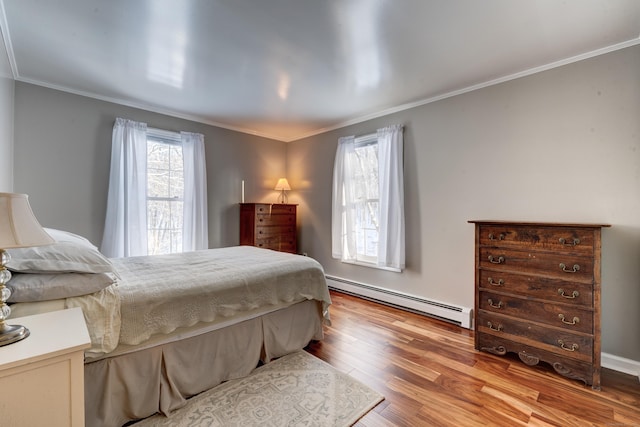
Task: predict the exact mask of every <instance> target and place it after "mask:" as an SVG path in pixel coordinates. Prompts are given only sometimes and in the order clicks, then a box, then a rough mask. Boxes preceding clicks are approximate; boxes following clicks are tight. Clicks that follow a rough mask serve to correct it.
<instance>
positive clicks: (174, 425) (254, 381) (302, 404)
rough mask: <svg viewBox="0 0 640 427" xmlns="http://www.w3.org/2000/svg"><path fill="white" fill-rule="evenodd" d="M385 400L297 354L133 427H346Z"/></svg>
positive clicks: (312, 357)
mask: <svg viewBox="0 0 640 427" xmlns="http://www.w3.org/2000/svg"><path fill="white" fill-rule="evenodd" d="M383 399H384V397H383V396H382V395H380V394H379V393H377V392H375V391H374V390H372V389H370V388H369V387H367V386H366V385H364V384H362V383H360V382H359V381H357V380H355V379H354V378H352V377H350V376H349V375H347V374H345V373H343V372H340V371H338V370H337V369H335V368H333V367H332V366H331V365H329V364H328V363H326V362H324V361H322V360H320V359H318V358H317V357H315V356H312V355H310V354H309V353H307V352H305V351H299V352H296V353H293V354H289V355H287V356H284V357H281V358H280V359H277V360H275V361H273V362H271V363H268V364H266V365H263V366H260V367H259V368H257V369H255V370H254V371H253V372H252V373H251V374H249V376H247V377H245V378H240V379H237V380H231V381H227V382H225V383H222V384H220V385H219V386H217V387H215V388H213V389H211V390H209V391H206V392H204V393H201V394H199V395H197V396H194V397H192V398H191V399H189V401H188V403H187V405H186V406H184V407H182V408H180V409H178V410H176V411H174V412H173V413H172V414H171V415H170V416H169V417H165V416H164V415H154V416H153V417H150V418H147V419H145V420H143V421H140V422H138V423H135V424H134V427H151V426H153V427H156V426H171V427H204V426H207V427H209V426H224V427H233V426H238V427H246V426H273V427H281V426H306V427H311V426H318V427H328V426H337V427H341V426H351V425H353V424H354V423H355V422H356V421H358V419H360V418H361V417H362V416H363V415H365V414H366V413H367V412H369V411H370V410H371V409H372V408H373V407H375V406H376V405H377V404H378V403H380V402H381V401H382V400H383Z"/></svg>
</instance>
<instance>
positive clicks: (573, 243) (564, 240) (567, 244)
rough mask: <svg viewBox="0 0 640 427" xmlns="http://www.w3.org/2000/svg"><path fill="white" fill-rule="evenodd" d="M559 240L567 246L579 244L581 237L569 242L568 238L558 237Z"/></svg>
mask: <svg viewBox="0 0 640 427" xmlns="http://www.w3.org/2000/svg"><path fill="white" fill-rule="evenodd" d="M558 241H559V242H560V244H561V245H565V246H578V245H579V244H580V239H573V242H569V243H567V240H566V239H564V238H562V237H561V238H559V239H558Z"/></svg>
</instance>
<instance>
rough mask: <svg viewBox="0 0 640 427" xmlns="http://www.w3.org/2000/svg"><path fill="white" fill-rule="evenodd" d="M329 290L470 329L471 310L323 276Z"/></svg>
mask: <svg viewBox="0 0 640 427" xmlns="http://www.w3.org/2000/svg"><path fill="white" fill-rule="evenodd" d="M325 277H326V278H327V285H329V288H330V289H334V290H336V291H339V292H344V293H347V294H351V295H355V296H358V297H361V298H365V299H368V300H372V301H376V302H379V303H382V304H386V305H390V306H393V307H397V308H400V309H403V310H408V311H412V312H415V313H419V314H424V315H426V316H430V317H434V318H437V319H440V320H444V321H447V322H450V323H455V324H456V325H459V326H462V327H463V328H467V329H471V326H472V324H473V321H472V309H471V308H468V307H461V306H456V305H451V304H445V303H442V302H439V301H433V300H428V299H426V298H421V297H416V296H413V295H408V294H403V293H401V292H396V291H392V290H389V289H383V288H378V287H376V286H372V285H367V284H365V283H359V282H354V281H352V280H348V279H343V278H341V277H335V276H329V275H327V276H325Z"/></svg>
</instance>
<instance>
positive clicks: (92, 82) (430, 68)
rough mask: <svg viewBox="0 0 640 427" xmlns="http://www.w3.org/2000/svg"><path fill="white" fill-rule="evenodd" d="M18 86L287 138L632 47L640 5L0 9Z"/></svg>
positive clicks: (298, 2) (46, 4)
mask: <svg viewBox="0 0 640 427" xmlns="http://www.w3.org/2000/svg"><path fill="white" fill-rule="evenodd" d="M0 5H1V6H2V10H1V11H0V13H1V14H2V16H0V26H1V27H2V33H3V36H4V38H5V43H6V46H7V51H8V56H9V63H10V65H11V70H12V74H13V78H15V79H16V80H18V81H24V82H29V83H34V84H38V85H43V86H47V87H52V88H56V89H61V90H65V91H69V92H72V93H78V94H82V95H86V96H91V97H95V98H99V99H104V100H108V101H112V102H117V103H121V104H125V105H130V106H135V107H140V108H143V109H147V110H152V111H157V112H161V113H166V114H170V115H174V116H178V117H183V118H188V119H191V120H196V121H200V122H204V123H209V124H214V125H217V126H222V127H226V128H229V129H235V130H240V131H243V132H248V133H252V134H257V135H262V136H267V137H270V138H274V139H279V140H283V141H291V140H295V139H298V138H301V137H304V136H308V135H313V134H316V133H319V132H321V131H324V130H328V129H334V128H337V127H340V126H343V125H346V124H350V123H355V122H358V121H362V120H365V119H368V118H372V117H376V116H379V115H382V114H386V113H389V112H392V111H398V110H401V109H404V108H408V107H411V106H415V105H420V104H423V103H426V102H430V101H433V100H435V99H440V98H443V97H446V96H451V95H454V94H457V93H462V92H465V91H468V90H472V89H475V88H478V87H483V86H485V85H489V84H493V83H496V82H500V81H505V80H508V79H511V78H515V77H519V76H523V75H527V74H530V73H533V72H537V71H541V70H544V69H548V68H552V67H554V66H558V65H562V64H566V63H569V62H573V61H576V60H579V59H584V58H588V57H591V56H593V55H597V54H601V53H605V52H608V51H612V50H616V49H619V48H622V47H626V46H631V45H634V44H638V43H640V40H639V36H640V1H638V0H564V1H560V0H482V1H480V0H201V1H197V0H111V1H105V0H57V1H51V0H0Z"/></svg>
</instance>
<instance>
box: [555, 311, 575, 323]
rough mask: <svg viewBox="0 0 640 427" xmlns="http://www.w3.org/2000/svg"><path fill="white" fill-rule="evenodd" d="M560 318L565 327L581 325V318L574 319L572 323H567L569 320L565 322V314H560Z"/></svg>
mask: <svg viewBox="0 0 640 427" xmlns="http://www.w3.org/2000/svg"><path fill="white" fill-rule="evenodd" d="M558 318H559V319H560V321H561V322H562V323H564V324H565V325H575V324H577V323H580V318H579V317H574V318H573V320H572V321H571V322H569V321H567V320H564V319H565V317H564V314H562V313H560V314H558Z"/></svg>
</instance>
